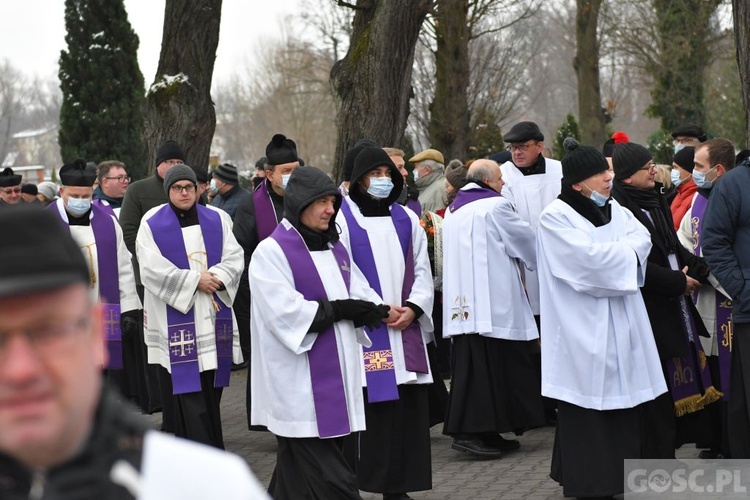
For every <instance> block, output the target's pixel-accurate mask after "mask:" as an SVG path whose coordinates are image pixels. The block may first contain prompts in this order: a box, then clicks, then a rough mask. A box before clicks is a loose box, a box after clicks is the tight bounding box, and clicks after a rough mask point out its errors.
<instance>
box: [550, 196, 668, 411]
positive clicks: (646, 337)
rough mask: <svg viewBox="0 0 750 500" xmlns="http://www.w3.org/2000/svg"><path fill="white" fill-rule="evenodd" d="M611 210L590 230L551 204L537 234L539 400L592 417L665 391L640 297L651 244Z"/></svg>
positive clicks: (622, 212)
mask: <svg viewBox="0 0 750 500" xmlns="http://www.w3.org/2000/svg"><path fill="white" fill-rule="evenodd" d="M611 206H612V220H611V221H610V222H609V223H608V224H605V225H603V226H600V227H595V226H594V225H593V224H591V223H590V222H589V221H588V220H586V219H585V218H584V217H583V216H581V215H580V214H579V213H578V212H576V211H575V210H574V209H573V208H572V207H571V206H570V205H568V204H567V203H565V202H563V201H561V200H555V201H553V202H552V203H550V204H549V206H548V207H547V208H546V209H545V210H544V211H543V212H542V215H541V217H540V219H539V228H538V232H537V259H538V271H539V281H540V285H541V286H540V289H541V297H540V298H541V314H542V394H543V395H544V396H547V397H550V398H554V399H560V400H562V401H566V402H568V403H571V404H574V405H576V406H580V407H583V408H589V409H594V410H613V409H620V408H633V407H635V406H637V405H639V404H640V403H643V402H645V401H650V400H653V399H654V398H656V397H657V396H659V395H660V394H663V393H664V392H666V390H667V386H666V383H665V381H664V375H663V373H662V368H661V363H660V361H659V355H658V352H657V351H656V343H655V341H654V335H653V332H652V330H651V324H650V322H649V319H648V313H647V312H646V306H645V305H644V303H643V298H642V297H641V293H640V286H641V285H643V281H644V275H645V269H646V268H645V264H646V259H647V257H648V254H649V252H650V250H651V237H650V235H649V232H648V230H647V229H646V228H645V227H644V226H643V225H642V224H641V223H640V222H638V220H637V219H636V218H635V217H634V216H633V214H632V213H631V212H630V211H628V210H626V209H624V208H622V207H621V206H620V205H619V204H618V203H617V202H616V201H614V200H612V201H611Z"/></svg>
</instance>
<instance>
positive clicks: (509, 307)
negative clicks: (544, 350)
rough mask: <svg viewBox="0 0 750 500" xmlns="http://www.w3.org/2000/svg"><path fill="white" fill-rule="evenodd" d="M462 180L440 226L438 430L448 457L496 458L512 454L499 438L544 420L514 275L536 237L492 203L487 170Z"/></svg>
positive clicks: (528, 321)
mask: <svg viewBox="0 0 750 500" xmlns="http://www.w3.org/2000/svg"><path fill="white" fill-rule="evenodd" d="M467 181H468V183H467V184H466V185H465V186H464V187H463V188H462V189H461V190H459V191H458V194H457V195H456V196H455V200H454V201H453V202H452V203H451V204H450V205H449V206H448V208H447V210H446V211H445V221H444V223H443V249H444V250H443V252H444V253H443V259H444V262H443V272H444V277H443V297H444V300H445V305H444V308H443V318H442V322H443V325H444V330H443V335H444V336H445V337H450V338H451V339H452V340H453V364H452V367H451V392H450V396H449V401H448V408H447V411H446V418H445V426H444V427H443V433H444V434H447V435H449V436H453V444H452V448H453V449H454V450H458V451H463V452H467V453H470V454H472V455H475V456H477V457H479V458H485V459H487V458H500V457H501V456H502V454H503V452H504V451H508V450H514V449H517V448H518V447H519V443H518V441H516V440H507V439H504V438H503V437H502V436H501V435H500V434H502V433H507V432H515V433H516V434H520V433H522V432H523V431H524V430H525V429H529V428H534V427H539V426H542V425H544V422H545V419H544V406H543V404H542V398H541V395H540V394H539V378H538V375H537V372H536V371H535V370H534V368H533V365H532V363H531V359H530V346H529V343H530V342H536V339H538V338H539V332H538V331H537V327H536V322H535V321H534V315H533V314H532V313H531V308H530V307H529V301H528V299H527V298H526V293H525V290H524V285H523V278H522V276H523V273H524V271H525V269H535V268H536V237H535V235H534V231H533V230H532V229H531V226H529V224H528V223H527V222H524V221H523V220H522V219H521V217H520V216H519V215H518V213H517V212H516V211H515V208H514V207H513V204H512V203H511V202H509V201H508V200H507V199H505V198H503V197H502V196H500V192H501V190H502V187H503V181H502V178H501V174H500V167H499V166H498V164H497V163H495V162H494V161H492V160H488V159H481V160H476V161H474V163H472V164H471V167H469V172H468V175H467ZM490 276H491V277H492V278H491V279H488V277H490Z"/></svg>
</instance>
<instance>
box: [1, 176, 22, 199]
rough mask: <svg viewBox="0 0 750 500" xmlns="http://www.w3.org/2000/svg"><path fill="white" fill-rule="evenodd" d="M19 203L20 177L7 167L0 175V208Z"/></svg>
mask: <svg viewBox="0 0 750 500" xmlns="http://www.w3.org/2000/svg"><path fill="white" fill-rule="evenodd" d="M20 201H21V176H20V175H18V174H16V173H13V169H12V168H10V167H7V168H6V169H5V170H3V171H2V173H0V208H2V207H4V206H6V205H15V204H16V203H18V202H20Z"/></svg>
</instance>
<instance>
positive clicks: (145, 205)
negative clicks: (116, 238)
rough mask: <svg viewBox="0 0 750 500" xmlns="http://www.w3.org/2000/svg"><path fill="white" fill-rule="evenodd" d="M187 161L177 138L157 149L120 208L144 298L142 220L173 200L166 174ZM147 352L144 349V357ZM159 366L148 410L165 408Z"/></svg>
mask: <svg viewBox="0 0 750 500" xmlns="http://www.w3.org/2000/svg"><path fill="white" fill-rule="evenodd" d="M181 163H185V153H184V152H183V151H182V148H181V147H180V145H179V144H177V143H176V142H175V141H166V142H164V143H163V144H162V145H161V147H159V150H158V151H157V153H156V171H155V172H154V175H152V176H151V177H147V178H145V179H141V180H138V181H135V182H134V183H132V184H130V185H129V186H128V189H127V191H126V192H125V197H124V198H123V200H122V207H121V208H120V226H121V227H122V236H123V238H124V239H125V245H126V246H127V247H128V251H129V252H130V254H131V255H132V256H133V270H134V272H135V285H136V290H138V295H139V296H140V298H141V300H143V285H142V283H141V276H140V266H139V265H138V259H137V254H136V251H135V238H136V236H137V235H138V230H139V228H140V226H141V220H142V219H143V216H144V214H145V213H146V212H148V211H149V210H151V209H152V208H154V207H156V206H159V205H161V204H163V203H167V202H169V197H168V196H167V194H166V193H165V192H164V176H165V175H166V174H167V172H168V171H169V169H170V168H172V167H173V166H175V165H178V164H181ZM145 356H146V353H145V351H144V357H145ZM157 376H158V375H157V372H156V370H155V369H154V368H153V367H151V366H149V367H148V368H147V370H146V378H147V383H148V388H149V390H148V394H149V398H148V401H145V402H144V403H145V406H143V408H144V411H146V413H153V412H156V411H159V409H160V408H161V396H160V393H161V391H160V389H159V382H158V380H157V378H156V377H157Z"/></svg>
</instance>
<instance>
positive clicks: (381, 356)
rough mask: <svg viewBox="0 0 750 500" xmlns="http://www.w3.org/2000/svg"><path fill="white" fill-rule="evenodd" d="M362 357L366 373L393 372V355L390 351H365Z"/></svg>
mask: <svg viewBox="0 0 750 500" xmlns="http://www.w3.org/2000/svg"><path fill="white" fill-rule="evenodd" d="M363 355H364V356H363V357H364V361H365V371H366V372H377V371H381V370H393V353H392V352H391V350H390V349H384V350H382V351H365V352H364V353H363Z"/></svg>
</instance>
